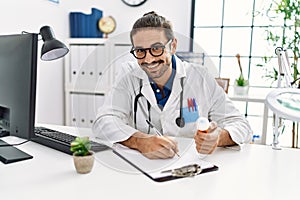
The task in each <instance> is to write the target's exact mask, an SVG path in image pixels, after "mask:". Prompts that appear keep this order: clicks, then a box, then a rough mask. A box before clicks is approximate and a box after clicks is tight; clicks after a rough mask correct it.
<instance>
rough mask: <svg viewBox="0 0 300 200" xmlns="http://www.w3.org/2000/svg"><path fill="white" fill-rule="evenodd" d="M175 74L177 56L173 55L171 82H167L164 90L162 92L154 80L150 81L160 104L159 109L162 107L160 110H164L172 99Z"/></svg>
mask: <svg viewBox="0 0 300 200" xmlns="http://www.w3.org/2000/svg"><path fill="white" fill-rule="evenodd" d="M175 74H176V60H175V56H174V55H173V56H172V74H171V76H170V78H169V80H168V81H167V83H166V84H165V85H164V86H163V90H160V89H159V87H158V86H157V84H156V83H155V82H154V81H153V80H152V79H150V84H151V87H152V90H153V92H154V94H155V98H156V102H157V104H158V107H160V109H163V108H164V106H165V105H166V103H167V101H168V99H169V97H170V94H171V91H172V86H173V81H174V77H175Z"/></svg>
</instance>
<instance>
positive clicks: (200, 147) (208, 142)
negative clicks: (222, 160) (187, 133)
mask: <svg viewBox="0 0 300 200" xmlns="http://www.w3.org/2000/svg"><path fill="white" fill-rule="evenodd" d="M218 130H219V128H217V127H216V125H214V124H212V125H211V126H210V129H209V133H201V132H198V133H196V134H195V136H194V139H195V143H196V149H197V151H198V153H201V154H211V153H213V152H214V150H215V149H216V147H217V145H218V140H219V131H218Z"/></svg>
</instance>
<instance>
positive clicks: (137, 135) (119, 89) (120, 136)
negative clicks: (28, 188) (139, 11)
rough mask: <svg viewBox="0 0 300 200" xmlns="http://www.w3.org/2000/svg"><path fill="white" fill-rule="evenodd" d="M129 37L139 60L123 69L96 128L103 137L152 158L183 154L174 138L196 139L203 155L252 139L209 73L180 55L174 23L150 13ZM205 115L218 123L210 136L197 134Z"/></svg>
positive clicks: (243, 120)
mask: <svg viewBox="0 0 300 200" xmlns="http://www.w3.org/2000/svg"><path fill="white" fill-rule="evenodd" d="M130 37H131V42H132V50H131V53H132V54H133V56H134V57H135V58H136V62H127V63H125V64H124V65H123V66H119V69H118V70H120V73H119V76H118V78H117V81H116V82H115V83H114V86H113V88H112V90H111V91H110V92H109V94H108V95H107V96H106V98H105V102H104V105H103V106H102V107H101V108H99V113H98V115H97V119H96V120H95V123H94V125H93V132H94V133H95V134H96V136H97V137H98V138H100V139H102V140H105V141H107V142H109V143H110V144H114V143H117V142H119V143H122V144H123V145H125V146H128V147H129V148H133V149H136V150H138V151H140V152H141V153H142V154H143V155H145V156H146V157H148V158H150V159H158V158H170V157H173V156H174V155H175V153H177V152H178V148H177V143H176V142H175V141H174V140H173V139H171V138H170V137H169V136H175V137H190V138H194V140H195V143H196V148H197V151H198V152H199V153H204V154H210V153H212V152H213V151H214V150H215V148H216V147H217V146H227V145H234V144H242V143H245V142H249V141H250V139H251V134H252V132H251V128H250V126H249V124H248V122H247V121H246V119H245V118H244V117H243V116H242V115H241V114H240V113H239V111H238V110H237V109H236V108H235V107H234V105H233V104H232V102H231V101H230V100H229V99H228V97H227V96H226V94H225V92H224V91H223V89H222V88H221V87H219V86H218V85H217V83H216V81H215V79H214V78H213V77H212V76H211V75H210V74H209V73H208V72H207V69H205V68H204V67H201V66H198V65H194V64H189V63H186V62H182V61H181V60H180V59H179V58H178V57H176V55H175V52H176V47H177V39H176V38H175V37H174V33H173V30H172V25H171V23H170V22H169V21H167V20H166V19H165V18H164V17H162V16H160V15H157V14H156V13H155V12H150V13H147V14H145V15H144V16H143V17H141V18H140V19H138V20H137V21H136V22H135V24H134V25H133V28H132V30H131V33H130ZM200 116H201V117H206V118H208V119H209V120H210V121H212V122H215V123H211V126H210V128H209V133H208V134H207V133H197V127H196V120H197V119H198V118H199V117H200ZM146 120H149V121H150V122H151V123H152V124H153V125H154V126H155V127H156V128H157V129H158V130H159V131H160V132H161V133H162V134H163V137H160V136H158V135H156V134H155V130H154V128H153V127H151V126H150V125H149V124H148V123H147V122H146Z"/></svg>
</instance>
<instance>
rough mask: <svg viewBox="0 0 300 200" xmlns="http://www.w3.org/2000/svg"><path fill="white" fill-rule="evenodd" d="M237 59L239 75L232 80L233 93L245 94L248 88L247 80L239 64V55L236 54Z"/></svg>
mask: <svg viewBox="0 0 300 200" xmlns="http://www.w3.org/2000/svg"><path fill="white" fill-rule="evenodd" d="M236 58H237V60H238V66H239V69H240V76H239V77H238V78H237V79H235V81H234V94H236V95H247V94H248V90H249V81H248V80H246V79H245V78H244V75H243V69H242V65H241V60H240V58H241V56H240V54H236Z"/></svg>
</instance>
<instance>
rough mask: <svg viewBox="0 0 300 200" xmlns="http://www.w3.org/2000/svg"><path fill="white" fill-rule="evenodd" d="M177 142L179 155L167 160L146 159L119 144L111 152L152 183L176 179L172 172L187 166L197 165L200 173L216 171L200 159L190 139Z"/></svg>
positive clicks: (215, 168) (210, 164)
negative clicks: (152, 181) (151, 180)
mask: <svg viewBox="0 0 300 200" xmlns="http://www.w3.org/2000/svg"><path fill="white" fill-rule="evenodd" d="M174 140H176V141H177V142H178V148H179V152H178V153H179V155H180V157H178V156H174V157H173V158H169V159H148V158H147V157H145V156H144V155H143V154H141V153H140V152H138V151H136V150H134V149H130V148H128V147H126V146H123V145H121V144H115V145H114V146H113V151H114V153H115V154H117V155H119V156H120V157H121V158H123V159H124V160H126V161H127V162H129V163H130V164H131V165H133V166H134V167H135V168H137V169H138V170H140V171H141V172H142V173H144V174H145V175H146V176H148V177H149V178H151V179H153V180H154V181H158V182H162V181H167V180H173V179H177V178H182V177H176V176H174V174H173V173H172V170H174V169H178V168H182V167H185V166H189V165H198V166H200V168H201V171H202V173H204V172H209V171H215V170H217V169H218V167H217V166H215V165H214V164H212V163H210V162H207V161H205V160H203V159H201V156H200V155H199V153H198V152H197V150H196V145H195V142H194V140H193V139H192V138H174Z"/></svg>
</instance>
